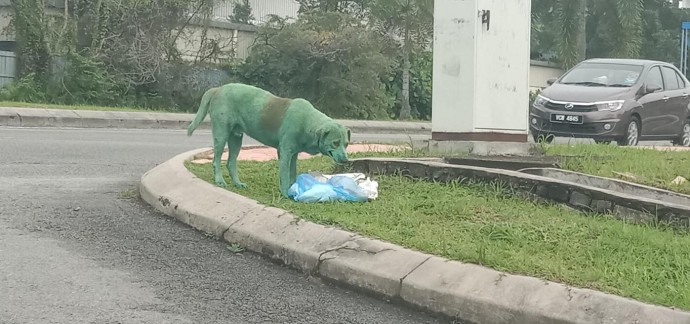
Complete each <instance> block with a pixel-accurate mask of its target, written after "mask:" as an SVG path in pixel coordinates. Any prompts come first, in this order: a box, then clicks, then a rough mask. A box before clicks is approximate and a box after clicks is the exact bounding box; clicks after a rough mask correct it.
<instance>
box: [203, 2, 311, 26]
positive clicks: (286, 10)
mask: <svg viewBox="0 0 690 324" xmlns="http://www.w3.org/2000/svg"><path fill="white" fill-rule="evenodd" d="M240 1H241V0H221V1H219V3H218V4H217V5H216V8H215V10H214V16H216V18H217V19H227V18H228V17H229V16H230V15H232V8H233V7H234V5H235V4H236V3H240ZM249 5H250V6H251V7H252V15H253V16H254V19H256V20H257V22H264V21H265V20H266V19H267V17H268V15H277V16H280V17H292V18H297V11H298V10H299V2H297V1H295V0H249Z"/></svg>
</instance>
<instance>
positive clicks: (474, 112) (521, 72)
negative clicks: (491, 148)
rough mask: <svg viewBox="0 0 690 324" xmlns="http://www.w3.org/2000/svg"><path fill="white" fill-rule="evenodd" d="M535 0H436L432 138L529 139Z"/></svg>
mask: <svg viewBox="0 0 690 324" xmlns="http://www.w3.org/2000/svg"><path fill="white" fill-rule="evenodd" d="M530 2H531V1H530V0H436V1H435V4H434V67H433V71H434V75H433V116H432V141H435V142H439V141H460V142H474V141H479V142H523V143H524V142H527V134H528V105H529V69H530V25H531V20H530V14H531V4H530Z"/></svg>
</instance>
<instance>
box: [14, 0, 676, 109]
mask: <svg viewBox="0 0 690 324" xmlns="http://www.w3.org/2000/svg"><path fill="white" fill-rule="evenodd" d="M678 2H679V0H673V1H668V0H630V1H614V0H601V1H587V0H532V33H531V35H532V36H531V39H530V47H531V58H532V59H534V60H541V61H550V62H554V63H556V64H557V65H560V66H562V67H563V68H564V69H568V68H570V67H572V65H573V64H575V63H577V62H579V61H581V60H583V59H585V58H592V57H626V58H627V57H630V58H645V59H657V60H661V61H666V62H678V61H679V55H680V52H679V51H677V48H678V44H679V41H680V37H681V35H680V34H681V30H680V28H679V27H678V26H680V24H681V22H682V21H686V20H688V19H690V11H688V10H682V9H679V8H678ZM299 3H300V10H299V13H298V15H297V17H292V18H296V19H286V18H287V17H276V16H270V15H269V17H270V19H266V20H264V21H261V22H253V21H254V19H253V18H256V19H259V20H261V19H264V18H267V17H258V16H256V15H255V13H256V11H253V10H252V8H251V6H250V5H249V3H248V2H239V3H238V4H237V5H236V6H235V7H234V8H233V11H232V14H230V15H229V16H228V17H221V18H228V19H229V21H232V22H234V23H238V24H243V25H245V26H244V27H246V28H243V29H256V31H255V32H254V35H253V36H254V40H248V41H249V42H250V43H252V44H253V46H252V47H251V48H250V49H249V52H248V53H247V57H246V58H244V57H238V56H236V55H235V54H236V53H238V52H240V51H241V50H240V49H237V48H235V44H234V42H233V41H232V39H231V37H227V36H224V35H222V34H218V33H215V32H213V29H211V28H212V27H211V25H212V24H211V21H212V20H213V17H214V15H215V13H214V5H216V4H218V0H168V1H154V0H140V1H122V0H99V1H92V0H64V1H62V0H61V1H35V0H10V4H11V6H10V8H11V11H10V12H9V14H10V16H12V22H11V27H8V28H4V29H3V30H1V31H0V32H4V33H9V34H12V35H14V37H15V39H16V45H17V47H16V51H15V52H16V54H17V58H18V66H17V73H18V78H17V80H16V82H14V83H13V84H11V85H9V86H7V87H5V88H3V89H2V91H0V100H4V101H11V102H24V103H32V104H59V105H79V106H89V105H90V106H98V107H102V106H114V107H129V108H117V110H139V109H153V110H165V111H176V112H193V111H195V110H196V109H197V106H198V102H199V99H200V97H201V95H202V93H203V92H204V91H205V90H206V89H208V88H210V87H213V86H217V85H220V84H224V83H227V82H232V81H239V82H244V83H248V84H253V85H257V86H260V87H262V88H265V89H267V90H269V91H271V92H274V93H275V94H277V95H280V96H286V97H302V98H305V99H308V100H310V101H312V102H313V103H314V104H315V105H316V107H317V108H318V109H320V110H322V111H323V112H325V113H327V114H329V115H330V116H332V117H334V118H347V119H402V120H406V119H419V120H429V119H430V118H431V115H432V112H431V103H432V98H431V93H432V67H433V61H432V59H433V53H432V46H430V45H431V42H432V40H433V1H431V0H377V1H371V0H357V1H340V0H300V1H299ZM57 4H60V6H58V7H55V6H56V5H57ZM51 7H52V8H51ZM65 7H66V8H65ZM56 9H57V10H59V11H56ZM47 10H48V11H47ZM50 10H52V12H53V13H49V11H50ZM47 12H48V13H47ZM55 12H60V14H54V13H55ZM253 13H254V15H253ZM252 16H254V17H252ZM364 21H366V22H367V23H366V24H364V23H363V22H364ZM133 31H136V32H133ZM177 44H195V45H193V46H191V45H190V46H191V47H189V46H184V47H183V46H177Z"/></svg>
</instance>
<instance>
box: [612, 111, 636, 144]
mask: <svg viewBox="0 0 690 324" xmlns="http://www.w3.org/2000/svg"><path fill="white" fill-rule="evenodd" d="M639 141H640V120H639V119H638V118H637V117H632V118H631V119H630V121H629V122H628V128H627V130H626V131H625V137H623V138H621V139H618V140H617V141H616V142H618V145H620V146H636V145H637V143H638V142H639Z"/></svg>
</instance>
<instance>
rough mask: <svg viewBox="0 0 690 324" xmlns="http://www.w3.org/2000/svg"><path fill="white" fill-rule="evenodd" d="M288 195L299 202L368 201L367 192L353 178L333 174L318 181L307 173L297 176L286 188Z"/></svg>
mask: <svg viewBox="0 0 690 324" xmlns="http://www.w3.org/2000/svg"><path fill="white" fill-rule="evenodd" d="M288 197H290V198H292V199H294V200H295V201H299V202H305V203H310V202H326V201H352V202H364V201H368V200H369V197H368V195H367V193H366V192H365V191H364V190H362V189H361V188H360V187H359V186H358V185H357V182H356V181H355V180H353V179H352V178H349V177H344V176H333V177H331V178H330V179H328V180H327V181H325V182H321V181H319V180H318V179H317V178H316V177H314V176H312V175H311V174H308V173H303V174H300V175H298V176H297V179H296V180H295V183H293V184H292V186H290V189H289V190H288Z"/></svg>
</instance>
